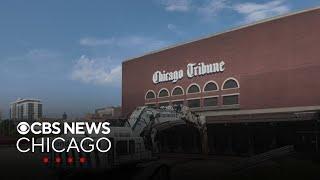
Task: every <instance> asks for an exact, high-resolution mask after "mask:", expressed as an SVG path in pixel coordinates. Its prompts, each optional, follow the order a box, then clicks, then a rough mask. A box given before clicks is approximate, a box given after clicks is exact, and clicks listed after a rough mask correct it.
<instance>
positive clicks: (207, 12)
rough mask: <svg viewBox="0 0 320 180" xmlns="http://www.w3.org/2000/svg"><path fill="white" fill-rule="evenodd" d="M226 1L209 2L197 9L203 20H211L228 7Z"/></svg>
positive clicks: (215, 0)
mask: <svg viewBox="0 0 320 180" xmlns="http://www.w3.org/2000/svg"><path fill="white" fill-rule="evenodd" d="M228 2H229V1H228V0H210V1H208V2H207V3H204V4H203V5H201V6H199V7H198V8H197V10H198V12H199V13H200V14H201V15H202V17H204V18H205V20H212V19H213V18H214V17H215V16H217V15H218V13H219V12H221V11H222V10H223V9H225V8H227V7H228V5H227V4H228Z"/></svg>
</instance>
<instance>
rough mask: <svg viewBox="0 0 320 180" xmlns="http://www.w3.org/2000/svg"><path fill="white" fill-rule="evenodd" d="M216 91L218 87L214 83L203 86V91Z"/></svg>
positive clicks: (210, 82)
mask: <svg viewBox="0 0 320 180" xmlns="http://www.w3.org/2000/svg"><path fill="white" fill-rule="evenodd" d="M217 90H218V85H217V83H216V82H214V81H209V82H207V83H206V84H205V85H204V88H203V91H205V92H207V91H217Z"/></svg>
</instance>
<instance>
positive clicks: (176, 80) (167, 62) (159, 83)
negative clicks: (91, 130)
mask: <svg viewBox="0 0 320 180" xmlns="http://www.w3.org/2000/svg"><path fill="white" fill-rule="evenodd" d="M319 11H320V10H319V9H312V10H309V11H304V12H300V13H296V14H292V15H288V16H284V17H280V18H277V19H272V20H268V21H265V22H260V23H257V24H253V25H250V26H247V27H241V28H238V29H234V30H231V31H228V32H223V33H220V34H217V35H213V36H209V37H206V38H203V39H200V40H196V41H192V42H188V43H185V44H181V45H178V46H174V47H170V48H167V49H164V50H160V51H157V52H153V53H150V54H147V55H144V56H141V57H137V58H134V59H130V60H128V61H125V62H124V63H123V66H122V70H123V71H122V72H123V76H122V78H123V79H122V80H123V81H122V88H123V89H122V97H123V99H122V110H123V114H124V115H128V114H130V112H132V111H133V110H134V108H135V107H137V106H141V105H155V106H161V105H168V104H181V103H182V104H184V105H187V106H189V107H191V108H193V109H195V110H198V111H211V110H226V109H241V110H253V109H266V108H283V107H305V106H319V105H320V96H319V95H318V92H319V90H320V83H319V82H318V81H317V79H316V77H320V61H319V57H320V51H319V50H318V47H317V42H319V40H320V36H319V35H318V32H319V30H320V21H319Z"/></svg>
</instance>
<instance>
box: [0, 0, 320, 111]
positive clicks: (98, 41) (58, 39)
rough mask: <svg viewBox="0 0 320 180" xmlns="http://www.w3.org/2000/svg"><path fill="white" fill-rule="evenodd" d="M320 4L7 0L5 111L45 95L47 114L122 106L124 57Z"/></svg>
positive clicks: (1, 65)
mask: <svg viewBox="0 0 320 180" xmlns="http://www.w3.org/2000/svg"><path fill="white" fill-rule="evenodd" d="M319 5H320V0H308V1H304V0H273V1H265V0H138V1H132V0H126V1H125V0H114V1H111V0H108V1H103V0H95V1H94V0H92V1H89V0H86V1H85V0H68V1H65V0H55V1H49V0H28V1H27V0H25V1H21V0H2V1H1V3H0V40H1V43H0V83H1V85H0V111H2V114H3V116H5V117H7V115H8V112H9V109H8V106H9V103H10V102H11V101H14V100H15V99H17V98H18V97H23V98H26V97H33V98H39V99H42V101H43V104H44V114H45V116H49V117H55V116H60V115H61V114H62V113H63V112H67V113H68V114H69V115H70V116H73V117H76V116H81V115H82V114H83V113H86V112H92V111H93V110H94V109H95V108H98V107H103V106H108V105H120V103H121V62H122V61H123V60H125V59H127V58H129V57H133V56H136V55H141V54H143V53H145V52H148V51H150V50H156V49H159V48H161V47H166V46H168V45H172V44H176V43H181V42H184V41H188V40H192V39H195V38H199V37H201V36H205V35H208V34H213V33H216V32H220V31H224V30H226V29H230V28H232V27H237V26H240V25H243V24H248V23H252V22H255V21H257V20H260V19H265V18H268V17H272V16H276V15H281V14H286V13H289V12H295V11H298V10H303V9H306V8H311V7H316V6H319Z"/></svg>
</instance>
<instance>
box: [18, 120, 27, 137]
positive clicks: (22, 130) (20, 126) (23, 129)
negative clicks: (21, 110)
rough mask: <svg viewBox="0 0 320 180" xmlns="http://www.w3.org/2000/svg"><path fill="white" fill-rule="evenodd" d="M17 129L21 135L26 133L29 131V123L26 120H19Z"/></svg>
mask: <svg viewBox="0 0 320 180" xmlns="http://www.w3.org/2000/svg"><path fill="white" fill-rule="evenodd" d="M17 131H18V133H19V134H21V135H26V134H28V133H29V131H30V125H29V124H28V123H27V122H20V123H19V124H18V126H17Z"/></svg>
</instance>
